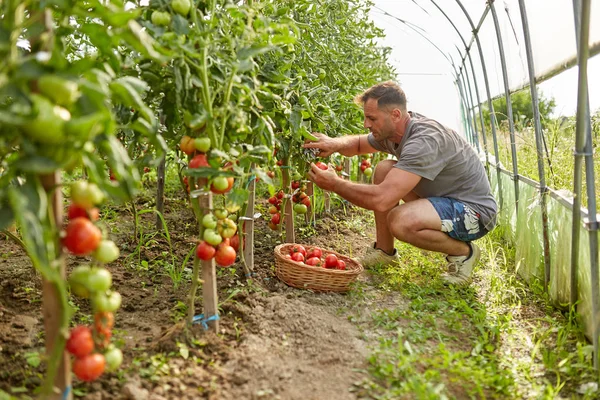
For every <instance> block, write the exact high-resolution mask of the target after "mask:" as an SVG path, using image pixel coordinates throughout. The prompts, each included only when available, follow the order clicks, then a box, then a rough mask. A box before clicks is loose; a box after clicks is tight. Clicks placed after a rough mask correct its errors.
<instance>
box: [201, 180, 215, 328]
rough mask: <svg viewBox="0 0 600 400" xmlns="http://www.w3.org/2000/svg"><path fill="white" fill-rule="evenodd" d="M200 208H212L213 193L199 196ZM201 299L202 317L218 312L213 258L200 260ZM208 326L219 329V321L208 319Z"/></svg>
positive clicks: (208, 316)
mask: <svg viewBox="0 0 600 400" xmlns="http://www.w3.org/2000/svg"><path fill="white" fill-rule="evenodd" d="M199 203H200V209H201V210H203V211H205V210H206V211H209V210H212V208H213V195H212V193H211V192H208V193H207V194H206V195H204V196H200V198H199ZM202 281H203V284H202V300H203V309H204V318H210V317H212V316H214V315H217V314H218V312H219V298H218V295H217V270H216V267H215V259H214V258H213V259H211V260H208V261H202ZM208 326H209V328H211V330H212V331H213V332H215V333H216V332H218V331H219V321H218V320H217V321H208Z"/></svg>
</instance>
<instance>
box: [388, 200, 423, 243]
mask: <svg viewBox="0 0 600 400" xmlns="http://www.w3.org/2000/svg"><path fill="white" fill-rule="evenodd" d="M387 223H388V228H389V230H390V233H391V234H392V235H393V236H394V237H395V238H397V239H399V240H402V241H406V240H405V239H406V238H409V237H410V236H411V235H413V234H414V233H415V232H416V231H418V230H419V229H421V228H420V225H421V222H420V220H419V216H418V215H417V214H416V213H414V212H411V208H410V207H406V206H404V205H400V206H397V207H394V208H393V209H392V210H391V211H390V212H389V214H388V217H387Z"/></svg>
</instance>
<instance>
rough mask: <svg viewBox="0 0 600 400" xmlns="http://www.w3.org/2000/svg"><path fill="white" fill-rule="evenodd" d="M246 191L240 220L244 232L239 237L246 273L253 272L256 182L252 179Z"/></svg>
mask: <svg viewBox="0 0 600 400" xmlns="http://www.w3.org/2000/svg"><path fill="white" fill-rule="evenodd" d="M248 191H249V193H248V205H247V206H246V215H245V216H244V217H242V218H240V219H241V220H242V221H243V222H242V228H243V230H244V235H243V238H242V237H240V247H241V248H242V249H243V252H244V262H245V263H246V268H247V271H246V273H249V272H250V271H253V270H254V202H255V197H256V180H254V179H252V182H250V186H249V187H248ZM244 242H245V245H244Z"/></svg>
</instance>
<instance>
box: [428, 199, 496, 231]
mask: <svg viewBox="0 0 600 400" xmlns="http://www.w3.org/2000/svg"><path fill="white" fill-rule="evenodd" d="M427 200H429V201H430V202H431V204H433V208H435V211H437V213H438V215H439V216H440V219H441V220H442V232H444V233H446V234H448V236H450V237H451V238H453V239H457V240H461V241H463V242H470V241H471V240H476V239H479V238H480V237H483V236H484V235H485V234H486V233H488V231H487V229H486V228H485V226H484V224H483V223H482V222H481V220H480V219H479V213H477V212H476V211H475V210H473V209H472V208H471V207H469V206H468V205H466V204H464V203H461V202H460V201H458V200H456V199H451V198H449V197H428V198H427Z"/></svg>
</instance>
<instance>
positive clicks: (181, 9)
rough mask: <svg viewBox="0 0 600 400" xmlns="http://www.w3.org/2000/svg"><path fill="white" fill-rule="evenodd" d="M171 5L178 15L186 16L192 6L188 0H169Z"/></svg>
mask: <svg viewBox="0 0 600 400" xmlns="http://www.w3.org/2000/svg"><path fill="white" fill-rule="evenodd" d="M171 7H172V8H173V11H175V12H176V13H177V14H179V15H183V16H184V17H186V16H187V15H188V13H189V12H190V8H192V3H191V2H190V0H173V1H171Z"/></svg>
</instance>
